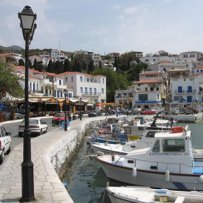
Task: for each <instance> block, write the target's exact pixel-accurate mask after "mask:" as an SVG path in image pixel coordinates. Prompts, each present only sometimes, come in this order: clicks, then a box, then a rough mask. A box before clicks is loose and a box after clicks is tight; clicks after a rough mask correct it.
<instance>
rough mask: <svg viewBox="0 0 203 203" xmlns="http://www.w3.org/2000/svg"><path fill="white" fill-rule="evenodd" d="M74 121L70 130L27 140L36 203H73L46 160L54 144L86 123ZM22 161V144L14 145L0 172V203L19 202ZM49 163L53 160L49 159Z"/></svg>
mask: <svg viewBox="0 0 203 203" xmlns="http://www.w3.org/2000/svg"><path fill="white" fill-rule="evenodd" d="M85 120H88V118H86V119H83V120H82V121H80V120H79V119H78V120H74V121H72V122H71V129H70V130H68V131H66V132H65V131H64V130H63V129H60V128H57V129H54V130H53V131H50V132H48V133H46V134H43V135H42V136H38V137H36V138H34V139H32V141H31V143H32V144H31V145H32V161H33V163H34V188H35V198H36V201H34V202H37V203H38V202H40V203H51V202H53V203H73V200H72V199H71V197H70V196H69V194H68V193H67V190H66V189H65V187H64V185H63V183H61V181H60V179H59V177H58V175H57V173H56V170H55V167H54V166H53V164H52V163H51V161H50V157H52V155H53V154H52V153H53V151H54V150H55V149H54V150H52V148H53V147H54V146H56V143H57V144H58V145H59V144H62V143H63V141H64V139H66V138H67V136H68V137H71V136H72V134H73V133H72V131H74V130H75V131H76V130H77V132H79V131H80V130H81V129H82V126H84V123H86V121H85ZM50 152H51V153H50ZM22 161H23V144H19V145H17V146H15V147H14V148H13V149H12V151H11V153H10V155H9V157H8V159H7V160H6V161H5V162H4V163H3V165H2V166H1V169H0V202H13V203H16V202H19V199H20V198H21V194H22V189H21V187H22V185H21V163H22ZM52 161H53V160H52Z"/></svg>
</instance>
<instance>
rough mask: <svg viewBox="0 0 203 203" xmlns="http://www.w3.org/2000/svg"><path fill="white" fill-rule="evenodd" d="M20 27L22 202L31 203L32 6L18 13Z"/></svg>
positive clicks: (34, 27) (32, 178) (32, 179)
mask: <svg viewBox="0 0 203 203" xmlns="http://www.w3.org/2000/svg"><path fill="white" fill-rule="evenodd" d="M18 17H19V19H20V27H21V28H22V32H23V38H24V40H25V129H24V138H23V162H22V164H21V170H22V197H21V199H20V201H21V202H30V201H33V200H35V197H34V175H33V166H34V165H33V163H32V160H31V139H30V136H31V133H30V129H29V101H28V99H29V94H28V91H29V86H28V80H29V67H28V66H29V64H28V63H29V62H28V60H29V56H28V53H29V45H30V43H31V41H32V38H33V34H34V31H35V29H36V27H37V25H36V24H35V20H36V18H37V15H36V14H34V13H33V11H32V9H31V7H30V6H25V7H24V9H23V10H22V12H21V13H18Z"/></svg>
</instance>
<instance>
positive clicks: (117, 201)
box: [106, 186, 203, 203]
mask: <svg viewBox="0 0 203 203" xmlns="http://www.w3.org/2000/svg"><path fill="white" fill-rule="evenodd" d="M106 192H107V194H108V196H109V198H110V200H111V202H112V203H161V202H162V203H163V202H165V203H167V202H168V203H169V202H170V203H202V202H203V193H201V192H197V191H177V190H168V189H152V188H149V187H137V186H135V187H133V186H126V187H125V186H121V187H107V188H106Z"/></svg>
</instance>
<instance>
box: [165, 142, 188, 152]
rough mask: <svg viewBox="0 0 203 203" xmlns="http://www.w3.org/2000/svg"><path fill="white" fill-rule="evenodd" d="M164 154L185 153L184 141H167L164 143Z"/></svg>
mask: <svg viewBox="0 0 203 203" xmlns="http://www.w3.org/2000/svg"><path fill="white" fill-rule="evenodd" d="M162 144H163V152H184V151H185V143H184V139H165V140H163V142H162Z"/></svg>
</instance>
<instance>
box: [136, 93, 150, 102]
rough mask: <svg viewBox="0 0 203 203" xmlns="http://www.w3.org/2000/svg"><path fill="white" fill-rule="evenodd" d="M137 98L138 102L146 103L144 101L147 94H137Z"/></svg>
mask: <svg viewBox="0 0 203 203" xmlns="http://www.w3.org/2000/svg"><path fill="white" fill-rule="evenodd" d="M138 98H139V100H140V101H146V100H148V95H147V94H139V95H138Z"/></svg>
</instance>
